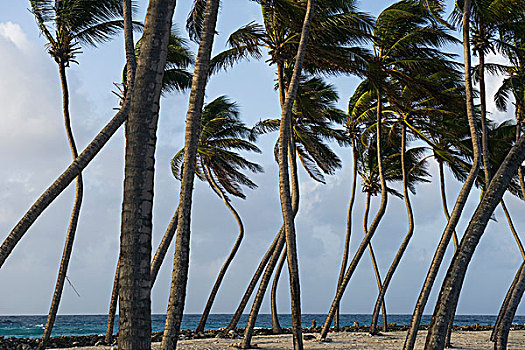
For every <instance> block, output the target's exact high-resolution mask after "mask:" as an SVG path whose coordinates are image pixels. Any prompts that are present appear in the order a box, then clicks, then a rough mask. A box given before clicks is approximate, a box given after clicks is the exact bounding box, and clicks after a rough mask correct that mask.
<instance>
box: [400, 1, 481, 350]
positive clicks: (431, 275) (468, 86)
mask: <svg viewBox="0 0 525 350" xmlns="http://www.w3.org/2000/svg"><path fill="white" fill-rule="evenodd" d="M470 8H471V0H465V2H464V9H463V49H464V52H463V54H464V57H465V67H464V69H465V94H466V104H467V116H468V123H469V129H470V137H471V139H472V152H473V159H472V168H471V169H470V172H469V174H468V176H467V178H466V179H465V182H464V184H463V187H462V188H461V191H460V192H459V194H458V198H457V199H456V204H455V205H454V209H453V210H452V214H451V215H450V220H449V221H448V223H447V226H446V227H445V230H444V231H443V234H442V236H441V240H440V241H439V245H438V247H437V249H436V252H435V253H434V257H433V258H432V263H431V264H430V268H429V270H428V272H427V276H426V278H425V282H424V283H423V287H422V289H421V292H420V294H419V297H418V299H417V302H416V306H415V309H414V313H413V314H412V320H411V321H410V326H409V329H408V333H407V336H406V339H405V344H404V347H403V349H404V350H413V349H414V345H415V342H416V336H417V331H418V329H419V324H420V322H421V317H422V316H423V311H424V310H425V306H426V304H427V301H428V297H429V295H430V292H431V290H432V286H433V285H434V281H435V279H436V276H437V273H438V271H439V268H440V266H441V262H442V261H443V257H444V255H445V251H446V250H447V246H448V244H449V241H450V236H451V235H452V233H453V231H454V229H455V228H456V226H457V223H458V221H459V218H460V217H461V214H462V212H463V208H464V207H465V203H466V201H467V198H468V195H469V194H470V191H471V189H472V185H473V184H474V181H475V180H476V177H477V174H478V171H479V162H480V145H479V138H478V130H477V126H476V120H475V114H474V102H473V94H472V79H471V53H470V33H469V28H470V26H469V19H470ZM448 321H450V317H449V319H448ZM447 324H448V323H447Z"/></svg>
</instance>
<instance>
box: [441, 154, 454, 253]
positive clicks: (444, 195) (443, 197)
mask: <svg viewBox="0 0 525 350" xmlns="http://www.w3.org/2000/svg"><path fill="white" fill-rule="evenodd" d="M438 165H439V187H440V190H441V204H442V205H443V212H444V213H445V218H446V219H447V222H448V221H450V213H449V212H448V204H447V192H446V190H445V171H444V169H443V162H441V161H438ZM452 239H453V241H454V252H456V250H457V249H458V246H459V240H458V234H457V233H456V230H455V229H454V230H453V231H452Z"/></svg>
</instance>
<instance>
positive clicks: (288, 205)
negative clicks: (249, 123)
mask: <svg viewBox="0 0 525 350" xmlns="http://www.w3.org/2000/svg"><path fill="white" fill-rule="evenodd" d="M314 6H315V0H308V2H307V5H306V13H305V15H304V21H303V28H302V30H301V37H300V39H299V46H298V47H297V55H296V59H295V63H294V66H293V67H294V68H293V74H292V77H291V79H290V84H289V86H288V89H287V91H286V98H285V100H284V104H283V106H282V114H281V125H280V128H279V140H280V142H279V157H278V158H279V194H280V199H281V208H282V212H283V222H284V225H283V226H284V233H285V240H286V260H287V262H288V274H289V279H290V299H291V311H292V335H293V347H294V350H302V349H303V335H302V325H301V291H300V282H299V264H298V261H297V248H296V234H295V223H294V214H293V209H292V198H291V194H290V179H289V166H288V147H289V145H290V143H291V134H292V133H291V127H292V109H293V105H294V101H295V97H296V95H297V89H298V87H299V82H300V79H301V71H302V68H303V62H304V58H305V55H306V50H307V46H306V45H307V43H308V39H309V32H310V24H311V21H312V15H313V8H314ZM246 340H247V339H246V337H245V339H244V344H243V345H244V346H243V347H245V348H246V345H247V344H246ZM247 343H248V345H249V343H250V342H249V339H248V342H247Z"/></svg>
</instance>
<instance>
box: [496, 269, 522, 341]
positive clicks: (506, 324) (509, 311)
mask: <svg viewBox="0 0 525 350" xmlns="http://www.w3.org/2000/svg"><path fill="white" fill-rule="evenodd" d="M524 265H525V262H523V263H521V266H520V268H519V269H518V273H517V274H516V277H515V278H514V281H515V282H513V284H514V288H512V295H511V297H510V299H509V303H508V306H507V307H506V308H505V312H504V314H503V317H502V321H501V323H500V324H499V325H498V328H497V329H496V328H495V333H496V334H495V339H494V350H506V349H507V341H508V337H509V331H510V327H511V326H512V320H513V319H514V315H515V314H516V310H517V309H518V305H519V303H520V301H521V298H522V297H523V292H524V291H525V268H524Z"/></svg>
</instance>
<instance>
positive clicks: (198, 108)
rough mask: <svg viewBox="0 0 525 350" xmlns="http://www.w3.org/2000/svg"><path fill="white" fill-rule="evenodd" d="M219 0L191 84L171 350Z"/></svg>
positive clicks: (209, 8) (210, 6) (212, 4)
mask: <svg viewBox="0 0 525 350" xmlns="http://www.w3.org/2000/svg"><path fill="white" fill-rule="evenodd" d="M219 3H220V1H219V0H207V1H206V6H205V14H204V17H203V22H202V32H201V33H200V36H199V39H200V43H199V50H198V53H197V59H196V61H195V70H194V72H193V79H192V84H191V93H190V101H189V107H188V113H187V116H186V136H185V140H184V164H183V167H182V169H183V170H182V177H181V179H182V180H181V190H180V195H179V206H178V209H177V210H178V214H179V220H178V224H177V238H176V240H175V257H174V262H173V273H172V281H171V290H170V297H169V302H168V310H167V314H166V324H165V327H164V335H163V337H162V345H161V347H162V349H164V350H171V349H175V348H176V346H177V340H178V337H179V330H180V324H181V321H182V314H183V311H184V301H185V296H186V284H187V281H188V267H189V248H190V247H189V243H190V220H191V201H192V195H193V182H194V176H195V170H196V168H195V167H196V161H197V148H198V144H199V139H200V125H201V115H202V106H203V103H204V92H205V90H206V82H207V80H208V72H209V67H210V58H211V51H212V46H213V39H214V36H215V26H216V23H217V15H218V11H219Z"/></svg>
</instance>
